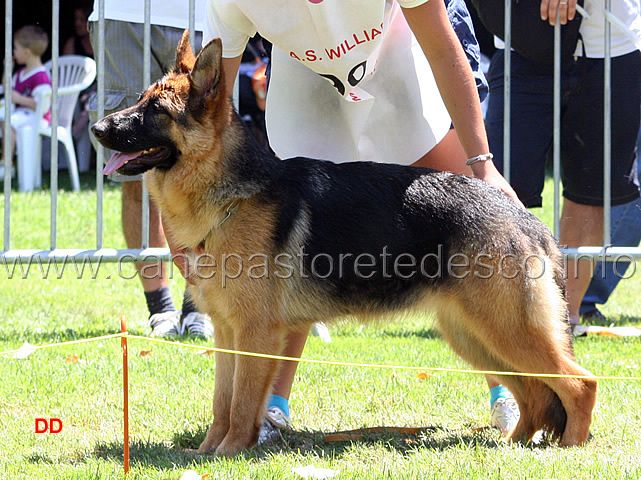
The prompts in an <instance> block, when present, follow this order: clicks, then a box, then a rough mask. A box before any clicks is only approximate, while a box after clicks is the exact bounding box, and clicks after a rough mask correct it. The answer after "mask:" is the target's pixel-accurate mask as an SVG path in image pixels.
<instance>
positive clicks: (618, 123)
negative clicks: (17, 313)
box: [560, 54, 641, 324]
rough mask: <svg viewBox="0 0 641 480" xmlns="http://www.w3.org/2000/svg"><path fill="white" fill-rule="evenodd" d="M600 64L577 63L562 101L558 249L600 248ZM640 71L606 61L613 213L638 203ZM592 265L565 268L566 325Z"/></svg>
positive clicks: (633, 64)
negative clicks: (609, 81)
mask: <svg viewBox="0 0 641 480" xmlns="http://www.w3.org/2000/svg"><path fill="white" fill-rule="evenodd" d="M603 63H604V62H603V60H600V59H586V58H581V59H579V60H578V61H577V63H576V65H575V68H573V69H572V71H571V73H570V74H569V77H570V78H571V83H572V84H574V87H573V88H572V89H571V90H570V92H569V95H568V97H567V98H568V101H567V106H566V110H565V116H564V118H563V122H562V130H561V142H562V143H561V152H562V156H563V158H562V167H563V168H562V172H561V173H562V180H563V196H564V200H565V201H564V206H563V212H562V216H561V232H560V242H561V244H562V245H567V246H568V247H578V246H582V245H592V246H599V245H601V244H602V242H603V207H602V205H603V150H604V148H603V127H604V123H603ZM640 70H641V59H640V58H638V55H636V54H629V55H623V56H620V57H615V58H613V59H612V88H611V102H610V103H611V114H612V129H611V136H612V141H611V145H610V150H611V159H612V162H611V178H612V182H611V201H612V203H611V205H612V206H613V207H616V206H618V205H624V204H626V203H629V202H631V201H635V200H637V199H638V197H639V191H638V187H637V184H636V179H637V166H636V163H635V160H636V153H635V150H636V143H637V137H638V133H639V124H640V122H641V106H640V104H641V72H640ZM634 223H635V224H638V223H639V221H638V220H636V221H635V222H634ZM612 227H615V224H614V223H613V224H612ZM624 228H627V226H626V227H624ZM637 242H638V241H637ZM593 264H594V262H593V261H590V260H583V261H579V262H569V263H568V281H567V297H568V303H569V307H570V318H571V322H572V323H575V324H576V323H579V320H580V317H579V315H580V306H581V302H582V300H583V297H584V294H585V293H586V291H587V288H588V285H589V284H590V280H591V278H592V275H591V274H592V270H593Z"/></svg>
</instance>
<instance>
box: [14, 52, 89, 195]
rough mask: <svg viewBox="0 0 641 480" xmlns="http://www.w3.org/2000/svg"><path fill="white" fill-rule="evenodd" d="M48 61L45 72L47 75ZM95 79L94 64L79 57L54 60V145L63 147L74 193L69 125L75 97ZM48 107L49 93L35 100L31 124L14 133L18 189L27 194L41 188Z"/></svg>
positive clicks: (48, 131) (75, 181)
mask: <svg viewBox="0 0 641 480" xmlns="http://www.w3.org/2000/svg"><path fill="white" fill-rule="evenodd" d="M51 66H52V62H51V60H50V61H48V62H47V63H45V68H46V69H47V71H48V72H49V74H50V75H51ZM95 78H96V62H94V60H93V59H91V58H89V57H83V56H81V55H63V56H61V57H58V102H57V106H51V108H52V109H53V108H56V111H57V113H58V129H57V134H58V141H59V142H60V143H62V145H63V146H64V149H65V152H66V154H67V163H68V166H67V168H68V169H69V176H70V178H71V184H72V186H73V189H74V190H75V191H78V190H80V179H79V177H78V162H77V159H76V150H75V146H74V144H73V137H72V135H71V121H72V119H73V112H74V110H75V108H76V102H77V101H78V95H79V94H80V92H81V91H83V90H84V89H86V88H87V87H89V86H90V85H91V84H92V83H93V81H94V79H95ZM50 103H51V92H46V93H44V94H42V95H39V96H38V97H37V98H36V105H37V108H36V115H35V117H34V118H35V122H36V123H35V124H34V125H29V126H25V127H22V128H20V129H19V130H18V131H17V132H16V154H17V157H18V189H19V190H20V191H21V192H30V191H32V190H33V189H35V188H39V187H40V186H41V185H42V138H41V137H42V136H46V137H51V135H52V128H51V125H44V122H42V118H43V116H44V115H45V114H46V113H47V110H48V106H49V105H50Z"/></svg>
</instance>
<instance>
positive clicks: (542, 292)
mask: <svg viewBox="0 0 641 480" xmlns="http://www.w3.org/2000/svg"><path fill="white" fill-rule="evenodd" d="M470 283H472V282H470ZM521 285H522V287H519V283H516V282H510V281H504V282H497V284H496V285H495V290H494V291H493V298H494V304H493V305H488V304H484V303H481V302H474V303H472V302H469V301H468V300H467V299H469V298H470V296H469V291H470V290H471V288H470V286H471V285H470V284H468V285H467V287H468V289H467V293H468V296H467V297H465V298H463V297H461V298H463V300H462V301H460V303H458V302H457V303H458V305H459V307H460V318H467V319H468V321H466V322H460V321H459V322H458V325H459V327H460V328H462V329H469V330H470V335H472V336H474V337H476V338H478V339H479V341H480V342H482V343H483V345H485V347H486V349H487V350H488V351H489V352H494V353H493V355H496V356H500V358H501V360H502V361H503V362H504V363H505V364H507V365H509V367H510V368H509V370H512V371H517V372H524V373H547V374H562V375H590V374H589V372H588V371H587V370H585V369H583V368H581V367H580V366H579V365H578V364H577V363H576V361H575V360H574V357H573V354H572V352H571V350H570V347H569V343H568V337H567V332H566V324H565V323H564V319H565V318H566V313H567V305H566V304H565V301H564V300H563V298H562V297H561V294H560V291H559V288H558V286H557V285H556V284H555V283H554V281H553V280H552V278H551V275H548V276H542V277H541V278H540V279H538V280H536V281H529V282H527V283H525V284H521ZM523 288H524V289H527V291H525V292H524V291H523V290H522V289H523ZM486 294H487V291H486ZM497 305H498V306H500V308H496V306H497ZM538 380H539V381H540V382H541V383H539V384H537V383H536V382H534V383H532V385H531V387H532V388H533V390H532V391H531V393H530V397H534V398H540V399H547V402H548V404H547V405H536V406H533V407H532V410H531V411H532V414H533V415H534V416H535V417H534V418H531V419H528V421H529V422H531V423H532V425H533V428H535V429H539V428H542V427H543V426H544V425H545V424H547V426H548V427H549V428H551V430H552V431H554V432H555V433H558V434H560V433H561V432H563V434H562V435H561V445H563V446H571V445H580V444H582V443H584V442H585V441H587V439H588V436H589V428H590V423H591V415H592V409H593V408H594V405H595V402H596V381H594V380H592V379H568V378H545V377H542V378H540V379H538ZM537 385H539V386H540V387H541V388H538V387H537ZM543 385H547V387H549V388H550V389H551V390H552V391H554V393H556V395H557V396H558V398H559V399H560V403H558V402H556V403H555V401H554V396H550V395H548V394H546V392H545V388H544V387H543ZM509 386H510V385H509V383H508V388H509ZM559 408H563V409H564V410H565V413H566V416H567V421H566V422H565V429H563V425H562V419H563V418H564V417H563V415H562V414H560V413H559V412H555V411H553V410H554V409H559ZM550 420H552V422H554V424H552V425H550ZM519 432H520V427H519Z"/></svg>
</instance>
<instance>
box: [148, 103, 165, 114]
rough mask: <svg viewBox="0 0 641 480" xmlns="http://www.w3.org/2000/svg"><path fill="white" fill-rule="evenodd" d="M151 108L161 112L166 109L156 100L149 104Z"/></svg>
mask: <svg viewBox="0 0 641 480" xmlns="http://www.w3.org/2000/svg"><path fill="white" fill-rule="evenodd" d="M151 108H153V109H154V110H155V111H156V112H163V113H164V112H166V111H167V110H166V109H165V107H164V106H163V104H162V103H158V102H153V103H152V104H151Z"/></svg>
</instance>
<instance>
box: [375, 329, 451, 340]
mask: <svg viewBox="0 0 641 480" xmlns="http://www.w3.org/2000/svg"><path fill="white" fill-rule="evenodd" d="M380 336H381V337H390V338H424V339H427V340H433V339H436V338H442V337H441V334H440V333H439V332H438V330H436V329H435V328H419V329H414V328H411V329H401V330H384V331H383V332H381V334H380Z"/></svg>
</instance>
